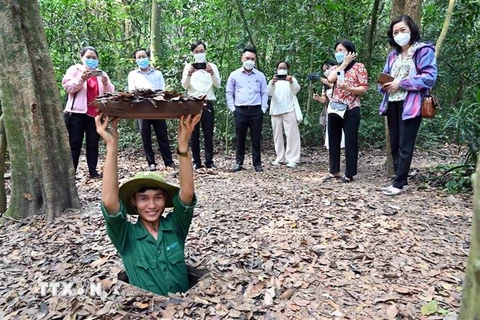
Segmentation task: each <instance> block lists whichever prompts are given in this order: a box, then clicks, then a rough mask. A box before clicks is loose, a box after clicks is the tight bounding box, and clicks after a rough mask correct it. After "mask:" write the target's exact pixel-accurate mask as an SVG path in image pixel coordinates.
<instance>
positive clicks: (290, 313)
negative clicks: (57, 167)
mask: <svg viewBox="0 0 480 320" xmlns="http://www.w3.org/2000/svg"><path fill="white" fill-rule="evenodd" d="M120 156H121V159H120V170H121V172H120V176H121V178H122V179H126V178H128V177H130V176H132V175H133V174H134V173H135V172H137V171H139V170H143V169H145V161H144V157H143V154H142V153H140V152H133V151H123V152H121V155H120ZM263 158H264V163H265V172H263V173H256V172H255V171H254V170H253V167H251V166H250V156H247V159H246V168H247V170H245V171H242V172H238V173H231V172H229V168H231V167H232V166H233V164H234V163H233V156H228V157H225V156H224V155H223V154H217V155H216V159H215V160H216V164H217V166H218V170H216V171H215V172H213V173H200V172H197V173H196V176H195V182H196V188H197V197H198V205H197V208H196V211H195V217H194V220H193V224H192V226H191V229H190V234H189V237H188V240H187V244H186V256H187V262H188V264H190V265H191V266H193V267H196V268H197V269H203V270H206V271H208V274H206V275H205V276H203V278H201V280H200V281H199V282H198V283H197V284H196V285H195V286H194V287H193V288H192V289H190V291H189V292H187V293H186V294H183V295H181V294H176V295H171V297H168V298H164V297H161V296H156V295H154V294H149V293H148V292H145V291H142V290H140V289H136V288H134V287H132V286H130V285H128V284H126V283H124V282H122V281H120V280H118V279H117V274H119V273H120V272H121V271H122V264H121V260H120V258H119V256H118V254H117V253H116V250H115V249H114V247H113V246H112V245H111V244H110V242H109V239H108V237H107V235H106V232H105V227H104V224H103V220H102V217H101V213H100V211H99V200H100V189H101V182H100V181H98V180H88V179H87V178H84V177H83V176H81V174H82V173H80V176H81V177H80V179H79V180H77V185H78V187H79V192H80V196H81V199H82V203H83V208H82V209H81V210H74V211H71V212H69V213H68V214H66V215H64V216H63V217H62V218H59V219H57V220H56V221H55V222H54V223H53V224H50V225H47V224H46V222H45V221H44V220H43V218H42V217H34V218H32V219H30V220H27V221H24V222H17V221H11V222H10V223H9V224H7V225H6V226H3V227H2V228H1V230H0V243H1V247H0V252H1V254H0V257H1V258H0V259H1V260H0V265H1V268H2V272H1V274H0V310H1V311H0V318H2V317H3V318H5V319H162V318H163V319H174V318H177V319H443V318H444V316H445V315H447V314H450V315H449V316H446V317H445V318H450V319H451V318H455V317H454V315H455V314H456V313H458V311H459V305H460V300H461V286H462V282H463V277H464V271H465V267H466V260H467V254H468V249H469V234H470V223H471V211H472V205H471V204H472V196H471V194H464V195H455V196H453V195H448V194H446V193H444V192H443V191H441V190H439V189H436V188H433V187H430V186H429V185H428V184H426V183H425V182H424V181H423V179H422V177H423V176H424V175H425V173H426V169H427V168H428V167H430V166H433V165H435V164H438V163H448V162H453V161H456V160H457V159H455V156H451V155H448V150H437V151H435V152H432V151H423V152H421V151H419V152H417V153H416V155H415V157H414V163H413V169H412V172H413V173H414V176H413V177H412V179H411V183H410V189H409V190H408V192H407V193H406V194H404V195H401V196H398V197H395V198H389V197H387V196H383V195H382V194H381V191H380V189H381V187H383V186H385V185H386V184H387V183H388V179H387V178H386V177H385V176H384V175H383V174H382V172H383V169H382V166H383V162H384V159H385V157H384V151H380V150H377V151H376V150H373V151H366V150H364V151H363V152H362V156H361V158H360V160H359V165H360V168H359V172H360V173H359V175H358V176H357V177H356V179H355V181H353V182H352V183H350V184H343V183H340V182H337V181H329V182H323V181H322V178H323V176H325V174H326V173H327V153H326V151H325V150H323V149H320V148H317V149H308V150H304V155H303V162H302V164H301V165H300V166H299V167H298V168H297V169H289V168H287V167H285V166H282V167H280V168H275V167H272V166H271V165H269V163H270V162H271V161H272V160H273V151H268V152H264V157H263ZM427 159H428V160H427ZM82 161H83V162H84V161H85V160H84V159H83V160H82ZM100 162H101V163H102V161H100ZM82 165H84V164H83V163H82ZM82 170H83V169H82ZM160 171H162V172H163V173H164V174H166V175H167V176H168V179H169V180H170V181H172V182H176V175H175V172H174V171H169V170H160ZM62 281H63V282H68V283H71V284H70V285H72V284H74V285H73V287H72V291H73V293H74V294H73V295H69V296H53V295H52V292H51V290H47V292H46V296H42V293H41V288H40V283H42V282H45V283H47V282H50V283H51V282H62ZM90 281H91V282H94V283H98V282H101V284H102V289H103V295H102V296H101V297H98V296H97V297H90V296H89V295H88V294H83V295H80V294H75V293H78V292H76V291H75V290H78V289H82V288H87V285H88V284H89V283H90ZM60 289H62V287H60ZM432 300H435V301H438V307H437V309H436V310H437V312H436V313H433V312H432V313H433V314H432V315H431V316H429V317H427V316H423V315H422V312H421V308H422V306H424V305H425V304H426V303H427V302H429V301H432ZM434 311H435V310H434Z"/></svg>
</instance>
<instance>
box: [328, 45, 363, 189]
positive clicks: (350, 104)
mask: <svg viewBox="0 0 480 320" xmlns="http://www.w3.org/2000/svg"><path fill="white" fill-rule="evenodd" d="M334 48H335V59H336V60H337V62H338V64H339V66H338V68H337V69H335V72H332V73H330V74H329V75H328V81H329V82H331V83H334V86H333V93H332V99H331V102H330V105H329V108H328V111H327V112H328V136H329V149H328V153H329V174H328V175H327V176H326V177H325V179H326V180H328V179H333V178H336V179H341V181H342V182H350V181H352V180H353V177H354V176H355V175H356V174H357V160H358V128H359V125H360V96H361V95H363V94H364V93H365V92H367V89H368V74H367V70H366V69H365V66H364V65H363V64H362V63H359V62H357V61H356V51H355V45H354V44H353V43H352V42H351V41H349V40H342V41H339V42H337V43H336V44H335V47H334ZM339 104H340V105H343V106H346V110H345V111H341V112H332V111H333V110H332V108H334V107H335V106H339ZM342 129H343V131H344V132H345V174H344V175H343V176H342V175H341V173H340V141H341V138H342Z"/></svg>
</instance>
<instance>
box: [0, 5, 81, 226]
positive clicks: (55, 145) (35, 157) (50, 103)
mask: <svg viewBox="0 0 480 320" xmlns="http://www.w3.org/2000/svg"><path fill="white" fill-rule="evenodd" d="M0 48H3V49H2V50H0V88H1V89H0V91H1V93H2V96H1V100H2V111H3V115H4V124H5V133H6V137H7V141H8V150H9V156H10V161H11V179H12V193H11V198H10V204H9V207H8V209H7V212H6V215H7V216H11V217H20V218H22V217H27V216H32V215H34V214H45V215H46V216H47V218H48V220H49V221H51V220H52V219H53V218H54V217H55V216H58V215H60V214H61V213H62V212H63V211H64V210H65V209H66V208H69V207H78V206H79V204H80V201H79V198H78V194H77V189H76V186H75V173H74V169H73V163H72V160H71V157H70V147H69V145H68V140H67V131H66V129H65V125H64V124H63V119H62V113H61V109H62V107H61V104H60V96H59V92H58V87H57V84H56V82H55V77H54V69H53V64H52V60H51V58H50V55H49V53H48V45H47V39H46V37H45V31H44V28H43V21H42V19H41V17H40V10H39V4H38V1H31V0H11V1H2V2H1V3H0ZM12 57H14V59H15V63H12Z"/></svg>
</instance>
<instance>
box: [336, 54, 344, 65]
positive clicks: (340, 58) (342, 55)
mask: <svg viewBox="0 0 480 320" xmlns="http://www.w3.org/2000/svg"><path fill="white" fill-rule="evenodd" d="M345 56H346V53H345V52H335V60H337V62H338V63H342V62H343V59H345Z"/></svg>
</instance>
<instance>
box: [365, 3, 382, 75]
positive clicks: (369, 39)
mask: <svg viewBox="0 0 480 320" xmlns="http://www.w3.org/2000/svg"><path fill="white" fill-rule="evenodd" d="M380 2H381V0H375V1H374V2H373V8H372V16H371V18H370V28H369V29H368V33H367V40H366V42H367V50H366V52H365V54H364V56H363V57H364V59H363V62H364V64H365V66H366V67H367V70H368V67H369V66H370V61H371V60H372V52H373V38H374V36H375V31H376V30H377V20H378V13H379V7H380Z"/></svg>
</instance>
